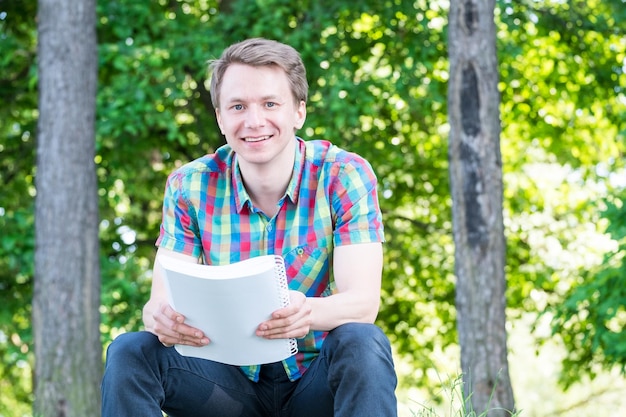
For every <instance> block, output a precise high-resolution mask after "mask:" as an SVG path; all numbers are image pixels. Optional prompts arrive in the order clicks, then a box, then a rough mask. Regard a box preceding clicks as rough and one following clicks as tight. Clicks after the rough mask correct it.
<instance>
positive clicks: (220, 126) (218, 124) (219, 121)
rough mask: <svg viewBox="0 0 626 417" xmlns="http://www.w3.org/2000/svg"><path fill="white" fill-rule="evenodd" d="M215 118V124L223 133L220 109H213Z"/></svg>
mask: <svg viewBox="0 0 626 417" xmlns="http://www.w3.org/2000/svg"><path fill="white" fill-rule="evenodd" d="M215 119H217V126H218V127H219V128H220V132H222V135H224V128H223V127H222V116H221V115H220V110H219V109H215Z"/></svg>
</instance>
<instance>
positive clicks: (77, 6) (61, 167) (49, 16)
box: [33, 0, 102, 417]
mask: <svg viewBox="0 0 626 417" xmlns="http://www.w3.org/2000/svg"><path fill="white" fill-rule="evenodd" d="M38 5H39V10H38V37H39V45H38V67H39V121H38V137H37V140H38V142H37V175H36V182H35V184H36V188H37V196H36V204H35V207H36V209H35V238H36V249H35V289H34V295H33V330H34V338H35V362H36V363H35V403H34V415H35V416H38V417H39V416H41V417H61V416H63V417H85V416H97V415H100V389H99V386H100V379H101V375H102V345H101V342H100V332H99V323H100V317H99V306H100V267H99V255H98V251H99V244H98V221H99V219H98V198H97V195H98V194H97V181H96V172H95V164H94V156H95V111H96V88H97V87H96V85H97V68H98V56H97V42H96V1H95V0H69V1H68V0H40V1H39V3H38Z"/></svg>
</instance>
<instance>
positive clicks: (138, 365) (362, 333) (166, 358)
mask: <svg viewBox="0 0 626 417" xmlns="http://www.w3.org/2000/svg"><path fill="white" fill-rule="evenodd" d="M396 382H397V381H396V374H395V371H394V365H393V359H392V356H391V348H390V345H389V340H388V339H387V337H386V336H385V335H384V334H383V332H382V331H381V330H380V329H379V328H378V327H376V326H375V325H373V324H362V323H348V324H344V325H342V326H339V327H337V328H336V329H334V330H332V331H331V332H329V334H328V336H327V337H326V340H325V341H324V344H323V346H322V350H321V352H320V354H319V356H318V357H317V358H316V359H315V360H314V361H313V362H312V364H311V366H310V367H309V369H308V370H307V371H306V372H305V373H304V375H303V376H302V377H301V378H300V379H298V380H296V381H293V382H292V381H289V379H288V378H287V374H286V373H285V371H284V369H283V366H282V363H280V362H278V363H274V364H268V365H263V366H262V368H261V374H260V380H259V382H253V381H251V380H249V379H248V378H247V377H246V376H245V375H244V374H243V372H241V371H240V369H239V368H238V367H236V366H231V365H225V364H221V363H217V362H212V361H208V360H205V359H198V358H190V357H184V356H181V355H180V354H179V353H178V352H176V350H175V349H174V348H166V347H165V346H163V345H162V344H161V343H160V342H159V340H158V339H157V337H156V336H154V335H153V334H151V333H148V332H137V333H126V334H122V335H120V336H119V337H117V338H116V339H115V340H114V341H113V343H111V345H110V346H109V349H108V351H107V363H106V369H105V373H104V378H103V380H102V417H125V416H133V417H161V416H162V411H163V412H165V413H167V415H168V416H170V417H201V416H202V417H347V416H358V417H368V416H371V417H396V416H397V401H396V396H395V388H396Z"/></svg>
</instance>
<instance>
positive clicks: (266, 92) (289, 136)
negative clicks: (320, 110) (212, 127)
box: [216, 64, 306, 168]
mask: <svg viewBox="0 0 626 417" xmlns="http://www.w3.org/2000/svg"><path fill="white" fill-rule="evenodd" d="M219 102H220V106H219V108H218V109H216V115H217V122H218V124H219V127H220V129H221V130H222V133H223V134H224V136H225V137H226V141H227V142H228V144H229V145H230V146H231V147H232V148H233V150H234V151H235V152H236V153H237V154H238V155H239V157H240V158H242V159H243V160H244V161H246V162H247V163H250V164H261V165H263V164H269V163H270V162H280V161H285V163H287V161H288V160H290V161H293V152H294V146H295V140H294V136H295V131H296V130H298V129H300V128H301V127H302V125H303V124H304V120H305V118H306V105H305V103H304V102H300V103H299V104H298V105H296V104H295V103H294V98H293V94H292V92H291V89H290V88H289V81H288V79H287V75H286V74H285V72H284V71H283V70H282V69H281V68H280V67H277V66H262V67H252V66H249V65H243V64H234V65H231V66H230V67H229V68H228V69H227V70H226V72H225V73H224V76H223V78H222V86H221V90H220V100H219ZM287 168H291V167H287Z"/></svg>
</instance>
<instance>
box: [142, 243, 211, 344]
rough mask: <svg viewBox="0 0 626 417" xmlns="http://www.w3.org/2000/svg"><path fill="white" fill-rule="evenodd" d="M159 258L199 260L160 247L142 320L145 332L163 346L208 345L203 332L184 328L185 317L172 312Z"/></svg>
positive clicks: (195, 261)
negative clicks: (152, 334)
mask: <svg viewBox="0 0 626 417" xmlns="http://www.w3.org/2000/svg"><path fill="white" fill-rule="evenodd" d="M160 256H171V257H174V258H178V259H181V260H184V261H188V262H192V263H198V259H196V258H194V257H193V256H189V255H185V254H182V253H178V252H174V251H171V250H168V249H162V248H159V250H158V251H157V255H156V259H155V261H154V269H153V273H152V288H151V290H150V299H149V300H148V302H147V303H146V305H145V306H144V307H143V316H142V317H143V324H144V326H145V328H146V330H148V331H149V332H151V333H154V334H155V335H157V336H158V337H159V340H160V341H161V343H163V344H164V345H166V346H171V345H174V344H185V345H191V346H204V345H207V344H208V343H209V339H208V338H207V337H206V336H205V335H204V334H203V333H202V331H201V330H198V329H196V328H195V327H191V326H188V325H186V324H185V323H184V321H185V317H184V316H183V315H182V314H180V313H178V312H176V311H174V309H172V307H171V306H170V304H169V302H168V301H167V292H166V289H165V282H164V280H163V270H162V268H161V265H160V264H159V262H158V261H159V257H160Z"/></svg>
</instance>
